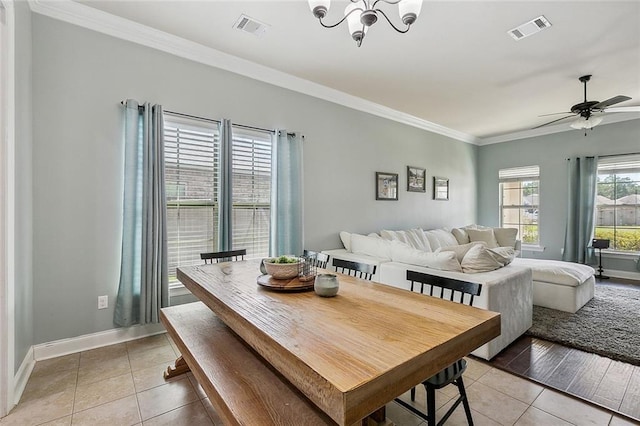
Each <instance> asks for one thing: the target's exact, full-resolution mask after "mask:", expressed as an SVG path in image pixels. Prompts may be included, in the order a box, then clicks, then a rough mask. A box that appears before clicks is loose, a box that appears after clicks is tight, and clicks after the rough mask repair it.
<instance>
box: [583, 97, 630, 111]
mask: <svg viewBox="0 0 640 426" xmlns="http://www.w3.org/2000/svg"><path fill="white" fill-rule="evenodd" d="M629 99H631V98H630V97H629V96H624V95H618V96H614V97H613V98H610V99H607V100H606V101H602V102H598V103H597V104H595V105H594V106H592V107H591V108H592V109H603V108H606V107H608V106H610V105H615V104H619V103H620V102H624V101H628V100H629Z"/></svg>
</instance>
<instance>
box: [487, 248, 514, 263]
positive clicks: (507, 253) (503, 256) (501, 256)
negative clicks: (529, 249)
mask: <svg viewBox="0 0 640 426" xmlns="http://www.w3.org/2000/svg"><path fill="white" fill-rule="evenodd" d="M489 254H491V255H492V256H493V258H494V259H495V260H497V261H498V262H500V263H502V266H507V265H508V264H510V263H511V262H513V259H514V258H515V257H516V251H515V250H514V249H513V248H512V247H496V248H492V249H489Z"/></svg>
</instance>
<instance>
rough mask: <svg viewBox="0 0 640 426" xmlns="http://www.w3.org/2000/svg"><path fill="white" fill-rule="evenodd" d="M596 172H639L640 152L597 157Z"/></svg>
mask: <svg viewBox="0 0 640 426" xmlns="http://www.w3.org/2000/svg"><path fill="white" fill-rule="evenodd" d="M598 172H615V173H640V154H629V155H618V156H612V157H604V158H599V159H598Z"/></svg>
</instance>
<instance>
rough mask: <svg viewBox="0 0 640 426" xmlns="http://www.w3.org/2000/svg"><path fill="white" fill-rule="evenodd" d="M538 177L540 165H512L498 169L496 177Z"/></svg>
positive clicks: (520, 178) (503, 178)
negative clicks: (511, 166)
mask: <svg viewBox="0 0 640 426" xmlns="http://www.w3.org/2000/svg"><path fill="white" fill-rule="evenodd" d="M539 177H540V166H525V167H513V168H510V169H501V170H499V171H498V179H499V180H500V181H501V182H502V181H508V180H523V179H537V178H539Z"/></svg>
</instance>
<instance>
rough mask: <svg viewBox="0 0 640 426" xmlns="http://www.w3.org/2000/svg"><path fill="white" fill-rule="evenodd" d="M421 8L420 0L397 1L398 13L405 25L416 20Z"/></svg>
mask: <svg viewBox="0 0 640 426" xmlns="http://www.w3.org/2000/svg"><path fill="white" fill-rule="evenodd" d="M420 10H422V0H400V3H398V14H399V15H400V19H401V20H402V22H403V23H404V24H405V25H411V24H413V23H414V22H416V19H418V15H420Z"/></svg>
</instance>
